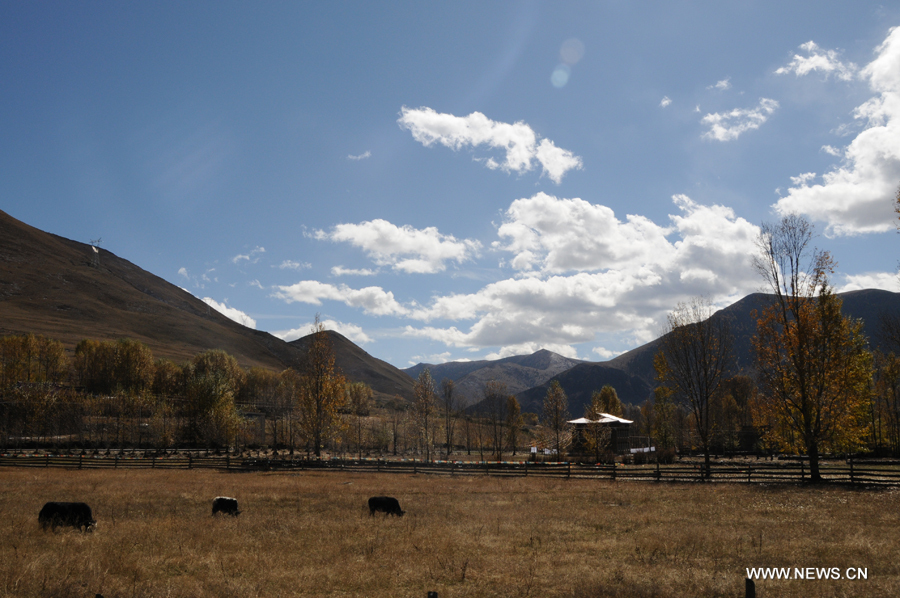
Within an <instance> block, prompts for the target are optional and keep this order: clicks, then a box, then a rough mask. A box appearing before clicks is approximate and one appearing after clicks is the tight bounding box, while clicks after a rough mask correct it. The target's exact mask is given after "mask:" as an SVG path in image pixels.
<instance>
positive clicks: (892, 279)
mask: <svg viewBox="0 0 900 598" xmlns="http://www.w3.org/2000/svg"><path fill="white" fill-rule="evenodd" d="M844 278H845V281H844V284H843V285H841V286H839V287H837V288H836V290H837V292H838V293H846V292H847V291H860V290H862V289H882V290H885V291H892V292H894V293H896V292H898V291H900V279H898V277H897V273H896V272H866V273H864V274H850V275H847V276H845V277H844Z"/></svg>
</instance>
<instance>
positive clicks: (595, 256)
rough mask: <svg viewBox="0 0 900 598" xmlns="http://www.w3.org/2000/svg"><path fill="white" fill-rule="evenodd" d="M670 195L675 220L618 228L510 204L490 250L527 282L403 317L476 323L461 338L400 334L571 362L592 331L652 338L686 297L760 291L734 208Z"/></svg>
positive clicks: (632, 219) (590, 213) (609, 218)
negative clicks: (549, 353)
mask: <svg viewBox="0 0 900 598" xmlns="http://www.w3.org/2000/svg"><path fill="white" fill-rule="evenodd" d="M672 199H673V203H674V205H675V206H676V207H677V208H678V213H677V214H674V215H672V216H670V226H668V227H661V226H659V225H657V224H654V223H653V222H651V221H649V220H648V219H646V218H644V217H641V216H627V217H626V219H625V221H620V220H618V219H617V218H616V217H615V215H614V214H613V212H612V211H611V210H610V209H609V208H607V207H605V206H599V205H594V204H590V203H588V202H586V201H583V200H580V199H557V198H554V197H551V196H548V195H545V194H538V195H536V196H534V197H532V198H530V199H522V200H516V201H515V202H513V204H512V205H511V206H510V209H509V210H507V212H506V219H505V221H504V223H503V224H502V225H501V226H500V229H499V231H498V234H499V235H500V236H501V237H502V238H503V242H498V243H495V244H494V248H495V250H498V251H505V252H509V253H511V254H513V258H512V260H511V262H510V263H511V265H512V267H513V268H516V269H518V270H520V271H523V272H525V273H526V274H528V275H527V276H524V277H519V278H512V279H507V280H501V281H498V282H494V283H491V284H489V285H487V286H485V287H483V288H482V289H480V290H479V291H477V292H475V293H471V294H456V295H447V296H443V297H436V298H434V299H433V300H432V302H431V304H429V305H428V306H423V307H411V308H410V312H409V317H411V318H413V319H418V320H423V321H425V322H429V321H432V320H445V321H451V322H459V321H467V320H468V321H473V324H472V325H471V327H470V328H469V329H468V330H463V329H460V328H459V327H458V326H449V327H443V328H442V327H436V326H423V327H418V328H417V327H413V326H408V327H407V328H406V331H405V334H406V335H407V336H414V337H423V338H429V339H431V340H435V341H439V342H443V343H445V344H447V345H450V346H455V347H473V346H475V347H488V346H501V347H504V349H501V353H503V352H504V351H513V352H515V351H520V350H523V348H524V347H531V346H535V347H537V348H540V347H546V348H550V347H551V346H553V347H556V348H557V349H559V350H557V352H562V353H563V354H572V353H570V352H569V350H567V349H565V347H570V348H571V345H572V344H575V343H583V342H588V341H591V340H592V339H593V338H594V335H595V333H597V332H605V333H613V334H626V335H629V338H630V339H631V340H632V341H633V342H637V343H639V342H646V341H648V340H651V339H652V338H655V336H656V332H657V331H658V329H659V325H660V323H661V322H662V321H663V320H664V318H665V315H666V313H667V311H668V310H670V309H671V308H672V306H674V305H675V304H676V303H677V302H678V301H684V300H686V299H688V298H690V297H692V296H696V295H708V296H711V297H713V298H714V301H715V302H717V303H728V302H731V301H734V300H736V299H738V298H740V297H743V296H744V295H746V294H747V293H750V292H753V291H754V290H756V287H757V280H756V276H755V274H754V272H753V268H752V264H751V256H752V254H753V253H754V251H755V239H756V237H757V235H758V233H759V229H758V228H757V227H756V226H754V225H752V224H750V223H749V222H747V221H746V220H744V219H742V218H738V217H736V216H735V214H734V212H733V211H732V210H731V209H730V208H726V207H724V206H704V205H700V204H697V203H695V202H694V201H692V200H691V199H690V198H688V197H687V196H684V195H677V196H674V197H673V198H672ZM668 237H675V238H674V239H673V240H670V239H669V238H668Z"/></svg>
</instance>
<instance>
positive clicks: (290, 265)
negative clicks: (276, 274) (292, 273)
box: [272, 260, 312, 270]
mask: <svg viewBox="0 0 900 598" xmlns="http://www.w3.org/2000/svg"><path fill="white" fill-rule="evenodd" d="M272 267H273V268H279V269H281V270H305V269H309V268H312V264H310V263H309V262H294V261H291V260H284V261H283V262H281V263H280V264H278V265H277V266H272Z"/></svg>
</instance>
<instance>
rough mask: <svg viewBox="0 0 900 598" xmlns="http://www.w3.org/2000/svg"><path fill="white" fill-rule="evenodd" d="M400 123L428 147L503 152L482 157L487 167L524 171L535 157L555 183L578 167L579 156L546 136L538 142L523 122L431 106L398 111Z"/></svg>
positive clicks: (528, 169)
mask: <svg viewBox="0 0 900 598" xmlns="http://www.w3.org/2000/svg"><path fill="white" fill-rule="evenodd" d="M397 122H398V123H400V126H401V127H403V128H404V129H407V130H409V131H410V133H412V136H413V139H415V140H416V141H418V142H419V143H421V144H422V145H424V146H426V147H428V146H431V145H432V144H434V143H440V144H441V145H444V146H446V147H449V148H451V149H453V150H460V149H462V148H464V147H469V146H471V147H478V146H481V145H486V146H488V147H489V148H493V149H501V150H504V151H505V152H506V155H505V159H504V160H503V161H502V162H497V161H496V160H494V159H493V158H489V159H487V160H484V163H485V165H486V166H487V167H488V168H492V169H494V168H500V169H502V170H504V171H506V172H517V173H522V172H528V171H530V170H531V169H532V168H533V167H534V165H533V161H534V160H537V161H538V163H540V164H541V166H542V168H543V173H544V174H546V175H547V176H548V177H549V178H550V179H551V180H552V181H553V182H555V183H557V184H559V183H560V181H561V180H562V177H563V176H565V174H566V173H567V172H568V171H569V170H572V169H579V168H581V166H582V162H581V158H579V157H578V156H575V155H574V154H573V153H572V152H570V151H568V150H564V149H560V148H557V147H556V146H555V145H554V143H553V142H552V141H550V140H548V139H543V140H541V142H540V144H538V135H537V134H536V133H535V132H534V131H533V130H532V129H531V127H529V126H528V125H527V124H525V123H523V122H521V121H519V122H516V123H513V124H509V123H502V122H496V121H493V120H491V119H489V118H488V117H486V116H485V115H484V114H482V113H480V112H473V113H472V114H470V115H468V116H464V117H461V116H454V115H453V114H443V113H439V112H436V111H435V110H433V109H431V108H407V107H406V106H403V108H402V109H401V110H400V118H399V119H398V120H397Z"/></svg>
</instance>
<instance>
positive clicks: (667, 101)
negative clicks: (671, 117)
mask: <svg viewBox="0 0 900 598" xmlns="http://www.w3.org/2000/svg"><path fill="white" fill-rule="evenodd" d="M671 103H672V99H671V98H670V97H669V96H663V99H661V100H660V101H659V107H660V108H665V107H666V106H668V105H669V104H671Z"/></svg>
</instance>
